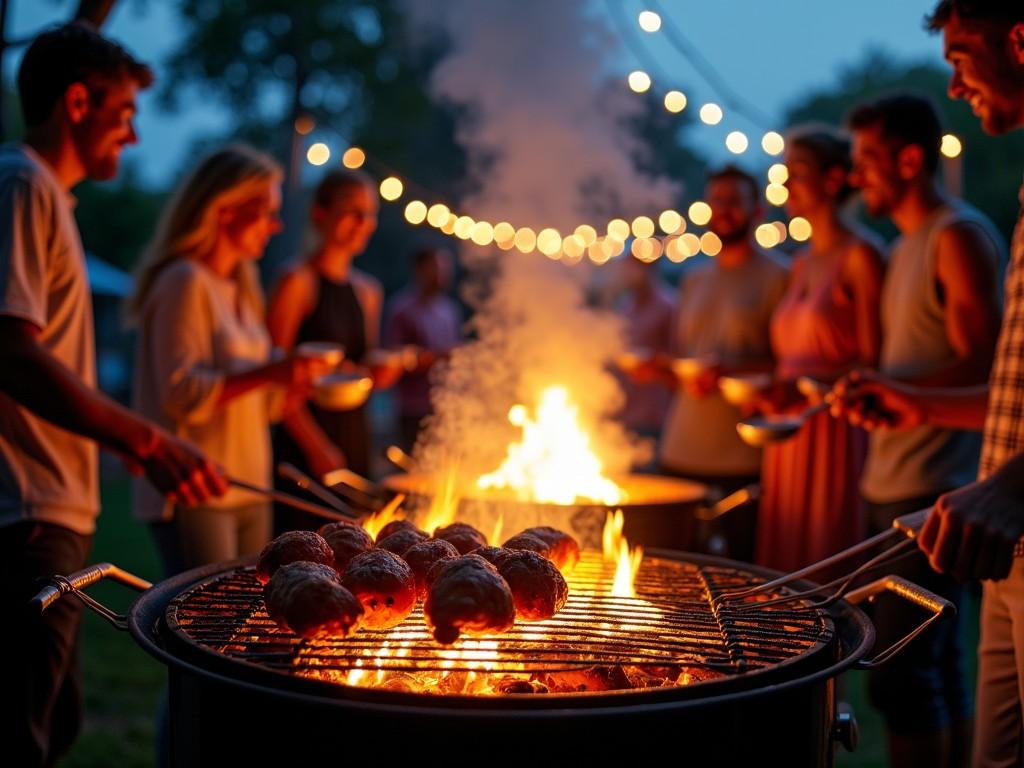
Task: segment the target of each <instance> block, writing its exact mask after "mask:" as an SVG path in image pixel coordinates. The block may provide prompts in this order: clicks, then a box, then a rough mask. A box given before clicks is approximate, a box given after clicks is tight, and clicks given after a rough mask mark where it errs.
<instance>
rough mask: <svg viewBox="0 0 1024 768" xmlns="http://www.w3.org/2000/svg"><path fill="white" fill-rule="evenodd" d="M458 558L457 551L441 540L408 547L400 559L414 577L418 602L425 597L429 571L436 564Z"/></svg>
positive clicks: (431, 540) (421, 542) (432, 540)
mask: <svg viewBox="0 0 1024 768" xmlns="http://www.w3.org/2000/svg"><path fill="white" fill-rule="evenodd" d="M458 556H459V550H457V549H456V548H455V546H454V545H452V544H450V543H449V542H447V541H444V540H443V539H427V540H426V541H420V542H417V543H416V544H414V545H413V546H411V547H409V549H408V550H406V552H405V554H404V555H402V559H403V560H405V562H407V563H408V564H409V567H410V568H411V569H412V574H413V576H415V577H416V597H417V599H419V600H422V599H424V598H425V597H426V596H427V585H428V583H429V582H428V580H427V576H428V574H429V573H430V569H431V568H433V567H434V565H436V564H437V563H438V562H441V561H443V560H451V559H453V558H456V557H458Z"/></svg>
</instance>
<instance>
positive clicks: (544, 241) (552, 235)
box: [537, 227, 562, 259]
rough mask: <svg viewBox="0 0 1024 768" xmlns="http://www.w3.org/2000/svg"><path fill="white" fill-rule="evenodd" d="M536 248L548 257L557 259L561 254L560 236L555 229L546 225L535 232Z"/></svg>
mask: <svg viewBox="0 0 1024 768" xmlns="http://www.w3.org/2000/svg"><path fill="white" fill-rule="evenodd" d="M537 250H538V251H540V252H541V253H543V254H544V255H545V256H547V257H548V258H552V259H558V258H561V254H562V236H561V234H559V232H558V230H557V229H554V228H552V227H547V228H546V229H542V230H541V231H540V232H538V233H537Z"/></svg>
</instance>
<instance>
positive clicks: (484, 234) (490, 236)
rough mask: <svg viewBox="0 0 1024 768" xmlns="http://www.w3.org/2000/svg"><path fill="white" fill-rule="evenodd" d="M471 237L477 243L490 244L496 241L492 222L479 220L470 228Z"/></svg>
mask: <svg viewBox="0 0 1024 768" xmlns="http://www.w3.org/2000/svg"><path fill="white" fill-rule="evenodd" d="M469 237H470V239H471V240H472V241H473V242H474V243H476V244H477V245H490V244H491V243H492V242H494V227H493V226H491V224H490V222H487V221H478V222H477V223H476V224H474V225H473V228H472V229H471V230H470V233H469Z"/></svg>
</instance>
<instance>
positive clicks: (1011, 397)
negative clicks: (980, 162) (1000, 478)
mask: <svg viewBox="0 0 1024 768" xmlns="http://www.w3.org/2000/svg"><path fill="white" fill-rule="evenodd" d="M1021 205H1022V206H1024V187H1022V188H1021ZM1004 290H1005V308H1004V312H1003V325H1002V328H1001V329H1000V331H999V345H998V347H997V348H996V357H995V362H994V364H993V366H992V376H991V378H990V380H989V396H988V413H987V414H986V417H985V437H984V442H983V444H982V449H981V464H980V468H979V471H978V478H979V479H980V480H984V479H985V478H986V477H989V476H990V475H991V474H992V473H994V472H995V471H996V470H998V469H999V468H1000V467H1001V466H1003V464H1005V463H1006V462H1007V461H1009V460H1010V459H1011V458H1012V457H1013V456H1015V455H1016V454H1018V453H1020V452H1021V451H1022V450H1024V212H1022V215H1021V217H1020V218H1018V220H1017V227H1016V229H1015V230H1014V233H1013V244H1012V245H1011V247H1010V266H1009V268H1008V269H1007V272H1006V283H1005V289H1004ZM1016 554H1017V556H1018V557H1019V556H1021V555H1024V540H1022V541H1021V542H1019V543H1018V544H1017V552H1016Z"/></svg>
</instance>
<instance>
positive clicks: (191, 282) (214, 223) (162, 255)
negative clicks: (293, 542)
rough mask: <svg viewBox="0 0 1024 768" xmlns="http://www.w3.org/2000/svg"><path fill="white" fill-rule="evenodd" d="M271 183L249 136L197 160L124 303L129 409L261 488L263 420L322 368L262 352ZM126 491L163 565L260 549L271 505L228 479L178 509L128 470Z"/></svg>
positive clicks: (275, 199) (267, 462) (271, 165)
mask: <svg viewBox="0 0 1024 768" xmlns="http://www.w3.org/2000/svg"><path fill="white" fill-rule="evenodd" d="M280 182H281V171H280V168H279V167H278V165H277V163H275V162H274V160H273V159H271V158H270V157H268V156H267V155H265V154H263V153H261V152H258V151H256V150H254V149H252V148H251V147H248V146H244V145H232V146H228V147H225V148H223V149H220V150H218V151H216V152H214V153H213V154H212V155H210V156H209V157H207V158H206V159H205V160H203V161H202V162H201V163H200V164H199V166H198V167H197V168H196V169H195V170H194V171H193V172H192V173H191V174H190V175H189V176H188V177H187V178H186V179H185V180H184V181H183V182H182V183H181V184H180V186H179V187H178V189H177V191H176V192H175V194H174V196H173V198H172V199H171V200H170V202H169V203H168V205H167V207H166V209H165V210H164V213H163V216H162V218H161V221H160V224H159V226H158V229H157V232H156V236H155V237H154V238H153V241H152V242H151V243H150V245H149V247H148V249H147V252H146V254H145V257H144V259H143V262H142V266H141V268H140V272H139V274H138V280H137V285H136V293H135V295H134V296H133V297H132V299H131V302H130V304H129V308H128V309H129V318H130V319H131V320H132V321H134V322H135V324H137V326H138V355H137V359H136V369H135V380H134V401H135V406H136V408H138V410H139V411H141V412H142V413H143V414H145V415H146V416H148V417H149V418H151V419H153V420H154V421H156V422H157V423H159V424H161V425H163V426H165V427H166V428H167V429H169V430H171V431H173V432H174V433H175V434H177V435H179V436H181V437H184V438H186V439H188V440H190V441H192V442H193V443H195V444H196V445H197V446H199V447H200V448H202V449H203V450H204V451H206V452H207V454H208V455H209V456H210V458H211V459H212V460H214V461H216V462H218V463H219V464H220V465H221V466H222V467H223V468H224V470H225V471H226V472H227V474H228V475H229V476H231V477H235V478H238V479H241V480H244V481H247V482H249V483H253V484H258V485H261V486H265V487H266V486H270V485H272V456H271V450H270V432H269V426H270V423H271V420H272V419H273V418H276V417H279V416H280V415H281V414H280V412H281V410H282V408H283V405H284V402H285V400H286V397H285V395H286V394H287V393H288V392H289V391H291V392H292V393H301V392H302V391H303V390H304V389H305V387H306V386H307V385H308V382H309V380H310V379H311V378H312V377H314V376H316V375H317V374H319V373H320V372H321V371H322V370H323V364H322V363H321V362H319V361H317V360H315V359H311V358H308V357H295V356H293V357H289V358H286V359H283V360H280V361H277V362H270V358H271V342H270V336H269V335H268V333H267V331H266V328H265V326H264V319H263V294H262V291H261V290H260V285H259V277H258V273H257V270H256V265H255V262H256V261H257V260H258V259H259V258H260V257H261V256H262V255H263V251H264V249H265V247H266V245H267V242H268V241H269V240H270V238H271V237H272V236H273V235H274V234H275V233H277V232H279V231H280V229H281V222H280V219H279V218H278V212H279V209H280V202H281V196H280ZM134 502H135V514H136V517H138V518H140V519H142V520H144V521H147V522H149V523H150V524H151V527H152V531H153V533H154V536H155V538H156V542H157V547H158V549H159V550H160V554H161V557H162V559H163V562H164V568H165V570H166V572H167V573H168V575H170V574H173V573H177V572H179V571H181V570H184V569H187V568H192V567H196V566H198V565H203V564H206V563H211V562H219V561H221V560H230V559H234V558H236V557H242V556H244V555H248V554H252V553H255V552H258V551H259V550H260V548H261V547H262V546H263V545H264V544H265V543H266V542H267V541H268V540H269V538H270V532H271V524H272V518H271V506H270V504H268V503H267V502H266V501H265V500H264V499H263V498H260V497H257V496H254V495H252V494H249V493H247V492H245V491H242V490H239V489H237V488H233V489H232V490H230V491H229V492H228V493H226V494H225V495H224V496H222V497H221V498H219V499H216V500H214V501H212V502H210V503H208V504H206V505H204V506H200V507H192V508H185V507H181V506H174V505H171V504H167V503H165V502H164V500H163V499H162V498H161V497H160V496H159V495H158V494H157V492H156V490H155V489H154V488H153V487H152V486H150V485H149V484H148V483H147V482H146V481H144V480H138V481H136V486H135V498H134Z"/></svg>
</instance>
